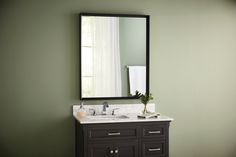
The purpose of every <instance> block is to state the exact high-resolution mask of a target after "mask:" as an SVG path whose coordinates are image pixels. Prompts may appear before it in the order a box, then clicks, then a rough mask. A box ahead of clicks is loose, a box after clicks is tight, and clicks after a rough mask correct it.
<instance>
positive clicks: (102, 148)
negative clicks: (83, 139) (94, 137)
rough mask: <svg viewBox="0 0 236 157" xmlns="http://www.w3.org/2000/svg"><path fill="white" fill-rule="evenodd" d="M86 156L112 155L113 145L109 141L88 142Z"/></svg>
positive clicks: (105, 156) (103, 156) (102, 156)
mask: <svg viewBox="0 0 236 157" xmlns="http://www.w3.org/2000/svg"><path fill="white" fill-rule="evenodd" d="M88 157H114V149H113V145H112V144H110V143H108V144H106V143H92V144H89V145H88Z"/></svg>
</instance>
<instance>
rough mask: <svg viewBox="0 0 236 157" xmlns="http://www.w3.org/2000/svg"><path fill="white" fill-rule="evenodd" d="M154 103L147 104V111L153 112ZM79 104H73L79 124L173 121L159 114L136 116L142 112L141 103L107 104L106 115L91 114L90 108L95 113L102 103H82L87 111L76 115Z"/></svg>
mask: <svg viewBox="0 0 236 157" xmlns="http://www.w3.org/2000/svg"><path fill="white" fill-rule="evenodd" d="M155 107H156V105H155V104H153V103H151V104H148V106H147V109H148V111H151V112H155ZM79 108H80V106H79V105H74V106H73V116H74V118H75V119H76V120H77V121H78V122H79V123H80V124H96V123H128V122H155V121H173V120H174V119H173V118H170V117H168V116H165V115H162V114H161V115H160V116H158V118H148V119H143V118H138V117H137V115H138V114H139V113H141V112H142V110H143V104H109V108H108V112H107V113H108V115H106V116H101V115H98V116H96V115H95V116H92V115H91V113H90V109H95V110H96V113H98V114H99V111H102V105H84V109H85V110H86V112H87V116H86V117H83V118H81V117H79V116H77V112H78V110H79ZM114 108H119V110H116V112H115V114H116V115H115V116H112V115H111V112H110V111H111V110H112V109H114ZM119 116H127V117H128V118H119Z"/></svg>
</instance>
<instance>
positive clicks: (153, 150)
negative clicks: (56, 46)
mask: <svg viewBox="0 0 236 157" xmlns="http://www.w3.org/2000/svg"><path fill="white" fill-rule="evenodd" d="M160 150H161V148H149V149H148V151H149V152H155V151H160Z"/></svg>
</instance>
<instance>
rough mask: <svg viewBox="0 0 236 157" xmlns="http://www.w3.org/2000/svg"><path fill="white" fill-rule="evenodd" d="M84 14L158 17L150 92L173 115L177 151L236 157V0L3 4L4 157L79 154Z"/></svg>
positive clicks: (0, 123) (0, 144)
mask: <svg viewBox="0 0 236 157" xmlns="http://www.w3.org/2000/svg"><path fill="white" fill-rule="evenodd" d="M82 11H83V12H85V11H87V12H107V13H133V14H150V15H151V91H152V93H153V95H154V97H155V100H154V102H155V103H156V104H157V110H158V111H159V112H161V113H164V114H167V115H169V116H171V117H173V118H175V121H174V122H173V123H172V125H171V127H170V157H199V156H201V157H235V156H236V149H235V147H236V125H235V121H236V114H235V111H236V62H235V59H236V53H235V52H236V44H235V41H236V29H235V28H236V2H235V0H205V1H198V0H185V1H184V0H168V1H167V0H165V1H164V0H119V1H114V0H99V1H97V0H67V1H62V0H61V1H59V0H58V1H55V0H48V1H36V0H32V1H31V2H30V1H27V0H24V1H23V0H22V1H20V0H18V1H14V0H10V1H8V2H7V1H1V2H0V156H1V157H53V156H56V157H74V150H75V149H74V148H75V144H74V120H73V118H72V114H71V113H72V105H73V104H75V103H79V97H78V95H79V87H78V86H79V85H78V78H79V77H78V69H79V59H78V19H77V16H76V14H78V13H79V12H82ZM100 102H101V101H93V102H87V103H100ZM109 102H110V101H109ZM113 102H115V103H128V102H130V101H113ZM131 102H134V101H131Z"/></svg>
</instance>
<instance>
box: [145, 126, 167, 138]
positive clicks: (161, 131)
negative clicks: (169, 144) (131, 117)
mask: <svg viewBox="0 0 236 157" xmlns="http://www.w3.org/2000/svg"><path fill="white" fill-rule="evenodd" d="M166 129H167V128H166V126H165V125H157V126H155V125H154V126H153V125H152V126H150V125H148V126H143V128H142V134H143V137H144V138H145V137H147V138H148V137H151V138H153V137H160V138H161V137H163V138H164V137H165V134H166Z"/></svg>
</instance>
